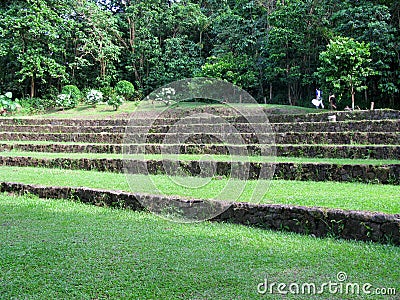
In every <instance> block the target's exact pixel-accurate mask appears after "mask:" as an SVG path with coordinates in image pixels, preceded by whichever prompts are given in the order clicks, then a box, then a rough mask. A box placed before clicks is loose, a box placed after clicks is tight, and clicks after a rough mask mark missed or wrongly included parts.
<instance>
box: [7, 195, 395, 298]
mask: <svg viewBox="0 0 400 300" xmlns="http://www.w3.org/2000/svg"><path fill="white" fill-rule="evenodd" d="M0 211H1V214H0V225H1V234H0V245H1V247H0V257H1V260H0V272H1V273H0V274H1V275H0V283H1V284H0V294H1V295H2V298H4V299H17V298H18V299H221V300H225V299H259V298H260V296H262V295H259V294H258V293H257V286H258V285H259V284H260V283H263V282H264V281H265V278H266V277H267V278H268V281H269V282H270V283H272V282H276V283H286V284H290V283H299V284H303V283H313V284H315V285H317V286H318V287H320V286H321V285H322V284H324V283H329V282H333V283H339V281H338V279H337V274H338V273H339V272H345V273H346V274H347V277H348V279H347V281H346V282H345V283H347V282H351V283H359V284H360V285H361V286H362V285H363V284H365V283H369V284H371V286H372V287H373V289H374V290H375V289H376V288H395V289H397V291H399V290H400V284H399V283H400V273H399V272H398V268H397V267H396V266H399V265H400V251H399V248H398V247H395V246H388V245H380V244H372V243H362V242H349V241H338V240H334V239H330V238H327V239H317V238H313V237H309V236H300V235H296V234H291V233H281V232H271V231H268V230H261V229H255V228H251V227H245V226H239V225H234V224H222V223H210V222H203V223H192V224H179V223H172V222H169V221H167V220H163V219H160V218H157V217H156V216H153V215H151V214H148V213H143V212H140V213H139V212H132V211H125V210H116V209H108V208H99V207H96V206H89V205H83V204H80V203H75V202H72V201H66V200H43V199H38V198H36V197H26V196H25V197H10V196H6V195H4V194H2V195H0ZM274 291H275V292H276V287H275V289H274ZM264 297H265V298H266V299H277V298H278V297H277V295H276V294H275V295H271V294H269V293H268V294H266V295H264V296H263V297H261V298H264ZM280 297H281V296H279V298H280ZM312 297H313V296H310V294H299V295H291V294H289V295H287V297H285V298H288V299H310V298H312ZM314 297H315V296H314ZM319 297H321V299H354V297H359V296H356V295H346V294H344V293H342V294H339V293H335V294H330V293H329V290H328V289H327V288H325V292H324V293H323V294H321V295H320V296H319ZM371 299H372V298H371ZM373 299H388V298H379V296H376V295H375V296H373ZM392 299H394V298H392Z"/></svg>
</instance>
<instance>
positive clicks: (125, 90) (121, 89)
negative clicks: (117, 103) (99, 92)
mask: <svg viewBox="0 0 400 300" xmlns="http://www.w3.org/2000/svg"><path fill="white" fill-rule="evenodd" d="M115 92H116V93H117V94H118V95H121V96H123V97H124V98H125V100H130V99H132V98H133V97H134V95H135V87H134V86H133V84H132V83H130V82H129V81H127V80H121V81H119V82H118V83H117V85H116V86H115Z"/></svg>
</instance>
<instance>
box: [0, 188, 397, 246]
mask: <svg viewBox="0 0 400 300" xmlns="http://www.w3.org/2000/svg"><path fill="white" fill-rule="evenodd" d="M0 192H3V193H4V192H8V193H17V194H26V193H29V194H33V195H37V196H39V197H40V198H55V199H60V198H63V199H74V200H79V201H81V202H83V203H90V204H94V205H98V206H111V207H119V208H129V209H132V210H137V211H140V210H144V208H143V206H142V205H141V204H140V202H139V200H138V199H140V197H142V196H143V195H140V194H132V193H128V192H123V191H109V190H102V189H91V188H85V187H56V186H51V187H46V186H40V185H33V184H23V183H14V182H1V183H0ZM146 197H147V199H149V197H150V198H152V200H154V201H159V200H160V198H167V197H163V196H150V195H146ZM174 200H176V198H174ZM181 201H184V202H188V201H187V200H183V199H182V200H181ZM191 201H201V200H191ZM212 221H217V222H231V223H236V224H242V225H248V226H254V227H260V228H265V229H272V230H285V231H291V232H295V233H300V234H308V235H313V236H316V237H335V238H342V239H347V240H359V241H372V242H379V243H390V244H393V245H400V214H395V215H390V214H384V213H372V212H364V211H346V210H341V209H325V208H319V207H303V206H291V205H279V204H251V203H243V202H239V203H236V202H232V203H231V204H230V206H229V207H228V209H227V210H226V211H225V212H223V213H222V214H220V215H219V216H217V217H215V218H213V219H212Z"/></svg>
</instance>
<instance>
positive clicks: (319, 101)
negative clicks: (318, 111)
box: [311, 89, 324, 108]
mask: <svg viewBox="0 0 400 300" xmlns="http://www.w3.org/2000/svg"><path fill="white" fill-rule="evenodd" d="M315 94H316V99H312V101H311V103H312V104H313V105H314V106H315V108H319V107H320V106H321V108H324V103H322V91H321V90H320V89H316V91H315Z"/></svg>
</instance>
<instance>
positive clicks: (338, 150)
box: [0, 143, 400, 159]
mask: <svg viewBox="0 0 400 300" xmlns="http://www.w3.org/2000/svg"><path fill="white" fill-rule="evenodd" d="M138 147H142V148H140V152H139V153H143V152H145V153H147V154H161V153H175V152H176V150H177V149H178V153H181V154H210V155H211V154H215V155H230V154H231V153H238V152H239V151H245V150H246V151H247V153H248V155H251V156H254V155H261V153H266V151H267V149H268V145H264V146H263V145H258V144H253V145H252V144H250V145H243V146H240V145H223V144H213V145H211V144H184V145H163V144H146V145H144V146H143V145H138V146H134V145H131V146H129V147H128V146H125V149H124V150H123V145H121V144H57V143H47V144H26V143H14V144H10V143H0V152H4V151H27V152H49V153H108V154H121V153H122V152H123V151H125V153H137V148H138ZM143 147H144V148H143ZM275 148H276V155H277V156H283V157H316V158H352V159H366V158H367V159H400V146H386V145H368V146H361V145H358V146H353V145H276V146H275ZM241 153H243V152H241Z"/></svg>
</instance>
